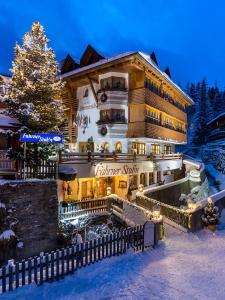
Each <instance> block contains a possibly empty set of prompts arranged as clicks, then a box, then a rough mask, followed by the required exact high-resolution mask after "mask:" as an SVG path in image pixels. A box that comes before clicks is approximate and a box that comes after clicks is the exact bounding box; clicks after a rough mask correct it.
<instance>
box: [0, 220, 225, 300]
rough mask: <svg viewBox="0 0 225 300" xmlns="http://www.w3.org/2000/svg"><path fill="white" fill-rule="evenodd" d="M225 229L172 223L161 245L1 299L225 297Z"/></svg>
mask: <svg viewBox="0 0 225 300" xmlns="http://www.w3.org/2000/svg"><path fill="white" fill-rule="evenodd" d="M224 253H225V230H221V231H217V232H216V233H215V234H212V233H211V232H208V231H207V230H202V231H201V232H198V233H196V234H190V233H185V232H181V231H178V230H177V229H174V228H172V227H170V226H168V225H167V227H166V239H165V241H164V242H161V243H160V245H159V246H158V247H157V248H156V249H150V250H148V251H145V252H143V253H136V254H134V253H133V252H129V253H128V254H126V255H124V256H119V257H113V258H110V259H105V260H103V261H101V262H99V263H95V264H94V265H91V266H87V267H86V268H83V269H80V270H78V271H77V272H76V273H75V274H74V275H71V276H67V277H65V278H64V279H63V280H60V281H59V282H54V283H51V284H47V283H45V284H44V285H43V286H41V287H36V286H35V285H30V286H26V287H24V288H20V289H18V290H16V291H15V292H10V293H7V294H5V295H2V296H0V299H1V300H9V299H10V300H22V299H32V300H42V299H46V300H47V299H48V300H53V299H54V300H58V299H60V300H62V299H63V300H71V299H74V300H76V299H79V300H82V299H88V300H89V299H93V300H95V299H97V300H98V299H102V300H103V299H104V300H106V299H107V300H109V299H135V300H136V299H146V300H147V299H150V300H155V299H160V300H161V299H162V300H170V299H171V300H176V299H179V300H180V299H182V300H186V299H188V300H189V299H193V300H194V299H204V300H205V299H206V300H207V299H210V300H214V299H224V295H225V285H224V282H225V255H224Z"/></svg>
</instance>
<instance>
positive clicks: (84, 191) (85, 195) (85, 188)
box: [81, 180, 94, 200]
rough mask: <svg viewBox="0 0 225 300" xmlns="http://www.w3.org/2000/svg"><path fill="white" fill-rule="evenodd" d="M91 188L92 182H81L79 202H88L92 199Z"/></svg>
mask: <svg viewBox="0 0 225 300" xmlns="http://www.w3.org/2000/svg"><path fill="white" fill-rule="evenodd" d="M93 198H94V195H93V188H92V181H91V180H88V181H83V182H82V183H81V200H89V199H93Z"/></svg>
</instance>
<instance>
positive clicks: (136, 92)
mask: <svg viewBox="0 0 225 300" xmlns="http://www.w3.org/2000/svg"><path fill="white" fill-rule="evenodd" d="M129 103H130V104H144V103H145V89H144V88H138V89H133V90H130V91H129Z"/></svg>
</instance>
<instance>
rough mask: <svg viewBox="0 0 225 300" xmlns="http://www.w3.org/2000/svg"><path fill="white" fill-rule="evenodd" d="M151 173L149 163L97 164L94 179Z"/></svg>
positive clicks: (150, 163)
mask: <svg viewBox="0 0 225 300" xmlns="http://www.w3.org/2000/svg"><path fill="white" fill-rule="evenodd" d="M146 172H153V163H152V162H151V161H146V162H141V163H99V164H97V165H96V167H95V177H107V176H110V177H111V176H120V175H134V174H139V173H146Z"/></svg>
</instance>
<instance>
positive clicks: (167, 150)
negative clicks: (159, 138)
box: [164, 145, 172, 154]
mask: <svg viewBox="0 0 225 300" xmlns="http://www.w3.org/2000/svg"><path fill="white" fill-rule="evenodd" d="M171 153H172V146H170V145H164V154H171Z"/></svg>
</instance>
